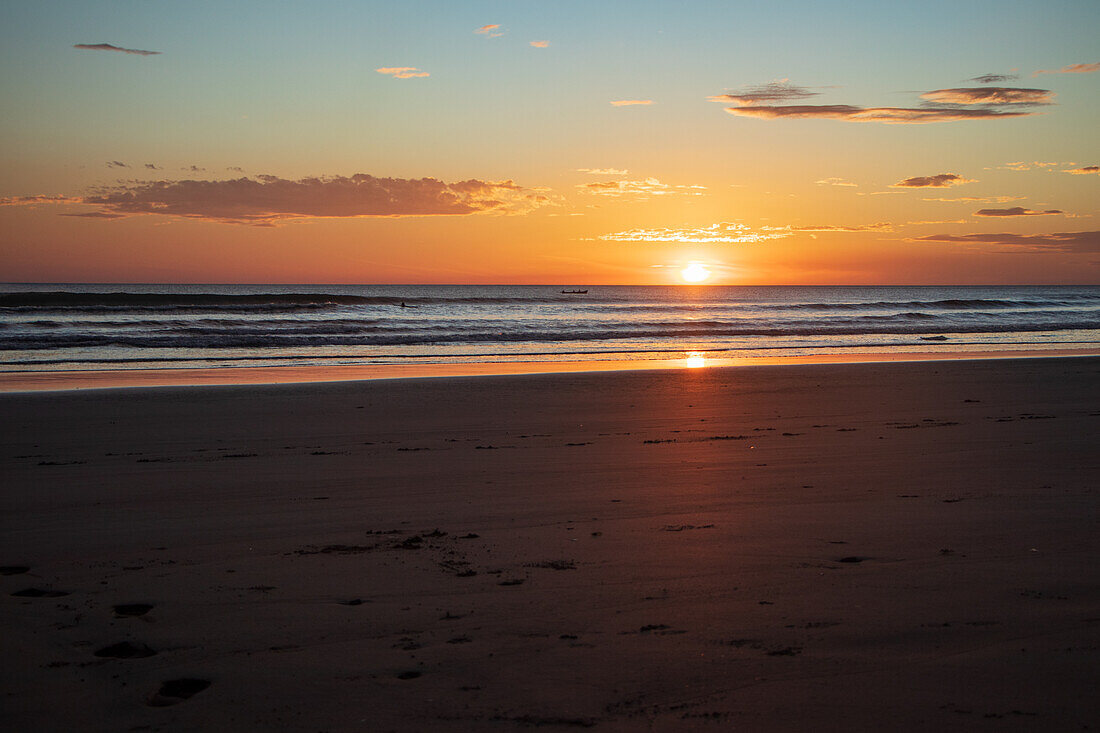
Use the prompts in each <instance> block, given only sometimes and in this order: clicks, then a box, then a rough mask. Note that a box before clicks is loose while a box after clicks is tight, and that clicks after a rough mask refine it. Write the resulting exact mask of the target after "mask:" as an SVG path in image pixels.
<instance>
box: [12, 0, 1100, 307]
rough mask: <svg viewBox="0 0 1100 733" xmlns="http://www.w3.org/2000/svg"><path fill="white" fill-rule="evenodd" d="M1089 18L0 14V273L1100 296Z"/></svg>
mask: <svg viewBox="0 0 1100 733" xmlns="http://www.w3.org/2000/svg"><path fill="white" fill-rule="evenodd" d="M1098 31H1100V3H1097V2H1096V0H1080V1H1069V0H1053V1H1050V2H1045V3H1037V2H1033V1H1029V2H1006V1H1004V0H999V1H998V2H960V1H959V0H954V1H952V2H920V3H909V2H905V3H903V2H882V0H878V1H876V2H855V1H851V2H839V1H834V0H800V1H793V2H781V1H776V2H756V1H753V2H747V1H745V2H740V1H734V0H709V1H705V2H704V1H698V2H692V1H690V0H688V2H685V3H683V4H676V3H668V2H649V1H644V2H629V3H627V2H609V1H605V2H592V1H591V0H589V1H588V2H573V1H559V2H553V3H535V2H530V1H529V0H499V1H498V2H466V1H465V0H437V1H433V2H427V1H417V0H409V1H408V2H386V3H383V2H374V1H370V0H360V1H355V2H353V1H350V0H349V1H346V2H310V3H289V2H274V3H273V2H198V1H194V0H189V1H187V2H183V1H180V2H150V1H149V0H141V1H135V2H96V3H89V2H75V1H74V2H53V1H50V0H43V2H36V3H15V2H7V3H4V4H3V6H2V7H0V40H2V46H0V89H2V94H3V100H4V102H3V109H4V111H3V114H2V115H0V135H2V140H3V146H2V166H0V270H2V275H0V280H4V281H11V282H199V283H225V282H254V283H294V282H297V283H569V284H573V283H576V284H632V283H637V284H648V283H671V282H682V280H681V279H680V273H681V271H682V270H683V268H684V267H685V266H687V265H688V264H689V263H699V264H702V265H703V266H705V268H706V272H708V273H710V275H711V277H710V279H709V280H708V282H711V283H717V284H856V285H860V284H997V283H1097V282H1100V231H1098V230H1100V220H1098V216H1100V173H1098V171H1100V168H1098V167H1097V166H1098V165H1100V134H1098V130H1100V125H1098V123H1097V120H1098V119H1100V44H1098V43H1097V40H1096V39H1097V33H1098Z"/></svg>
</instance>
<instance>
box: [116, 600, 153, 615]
mask: <svg viewBox="0 0 1100 733" xmlns="http://www.w3.org/2000/svg"><path fill="white" fill-rule="evenodd" d="M152 610H153V604H151V603H120V604H119V605H117V606H114V612H115V615H116V616H118V617H120V618H128V617H136V616H144V615H145V614H147V613H149V612H150V611H152Z"/></svg>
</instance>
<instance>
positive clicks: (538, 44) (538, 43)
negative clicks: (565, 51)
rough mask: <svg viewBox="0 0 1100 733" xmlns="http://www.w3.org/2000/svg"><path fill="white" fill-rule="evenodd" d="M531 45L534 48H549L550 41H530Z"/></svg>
mask: <svg viewBox="0 0 1100 733" xmlns="http://www.w3.org/2000/svg"><path fill="white" fill-rule="evenodd" d="M531 45H532V46H534V47H535V48H549V47H550V41H531Z"/></svg>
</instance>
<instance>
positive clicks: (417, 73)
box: [375, 66, 431, 79]
mask: <svg viewBox="0 0 1100 733" xmlns="http://www.w3.org/2000/svg"><path fill="white" fill-rule="evenodd" d="M375 71H377V72H378V73H379V74H388V75H389V76H392V77H393V78H394V79H416V78H418V77H423V76H431V74H429V73H428V72H426V71H421V70H420V69H418V68H416V67H415V66H383V67H382V68H380V69H375Z"/></svg>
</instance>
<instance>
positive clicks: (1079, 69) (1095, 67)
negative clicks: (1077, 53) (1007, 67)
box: [1032, 62, 1100, 76]
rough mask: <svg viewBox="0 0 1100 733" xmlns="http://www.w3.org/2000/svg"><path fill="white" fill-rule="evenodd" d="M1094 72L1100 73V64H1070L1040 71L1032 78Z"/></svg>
mask: <svg viewBox="0 0 1100 733" xmlns="http://www.w3.org/2000/svg"><path fill="white" fill-rule="evenodd" d="M1094 71H1100V62H1097V63H1095V64H1070V65H1069V66H1063V67H1062V68H1060V69H1039V70H1038V71H1036V72H1035V73H1034V74H1032V76H1039V74H1091V73H1092V72H1094Z"/></svg>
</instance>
